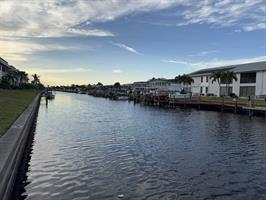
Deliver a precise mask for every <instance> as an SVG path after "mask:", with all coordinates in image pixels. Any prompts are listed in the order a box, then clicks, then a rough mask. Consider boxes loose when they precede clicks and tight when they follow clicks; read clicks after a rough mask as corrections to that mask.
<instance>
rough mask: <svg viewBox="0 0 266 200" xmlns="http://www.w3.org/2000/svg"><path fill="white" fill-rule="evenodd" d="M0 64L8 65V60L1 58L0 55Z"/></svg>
mask: <svg viewBox="0 0 266 200" xmlns="http://www.w3.org/2000/svg"><path fill="white" fill-rule="evenodd" d="M0 64H3V65H5V66H8V62H7V61H5V60H4V59H3V58H1V57H0Z"/></svg>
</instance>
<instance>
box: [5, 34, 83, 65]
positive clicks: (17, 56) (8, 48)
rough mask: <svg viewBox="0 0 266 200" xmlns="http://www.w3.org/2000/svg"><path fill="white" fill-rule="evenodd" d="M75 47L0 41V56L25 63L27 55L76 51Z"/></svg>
mask: <svg viewBox="0 0 266 200" xmlns="http://www.w3.org/2000/svg"><path fill="white" fill-rule="evenodd" d="M78 48H79V47H77V46H69V45H60V44H40V43H32V42H30V41H13V40H1V39H0V52H1V56H2V57H4V58H5V59H7V60H8V61H26V60H28V58H29V55H31V54H33V53H36V52H41V51H66V50H75V49H78Z"/></svg>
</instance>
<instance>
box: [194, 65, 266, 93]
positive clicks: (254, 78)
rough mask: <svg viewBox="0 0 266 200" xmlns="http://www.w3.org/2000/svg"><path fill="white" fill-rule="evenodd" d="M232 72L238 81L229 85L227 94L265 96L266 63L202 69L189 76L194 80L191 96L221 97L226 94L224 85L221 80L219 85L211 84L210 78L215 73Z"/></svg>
mask: <svg viewBox="0 0 266 200" xmlns="http://www.w3.org/2000/svg"><path fill="white" fill-rule="evenodd" d="M227 70H229V71H233V72H235V73H236V75H237V78H238V80H237V81H233V82H232V84H230V85H229V93H234V94H236V95H237V96H241V97H248V96H258V97H259V96H265V95H266V61H261V62H255V63H246V64H239V65H231V66H225V67H217V68H208V69H202V70H199V71H196V72H193V73H191V74H190V76H191V77H192V78H193V79H194V83H193V84H192V93H193V95H200V94H201V95H216V96H219V95H223V94H225V93H226V85H225V84H224V82H223V80H221V91H220V88H219V84H218V83H217V82H213V83H212V80H211V79H210V76H211V74H212V73H213V72H216V71H227Z"/></svg>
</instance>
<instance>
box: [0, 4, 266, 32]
mask: <svg viewBox="0 0 266 200" xmlns="http://www.w3.org/2000/svg"><path fill="white" fill-rule="evenodd" d="M170 7H171V8H174V7H176V8H178V7H180V8H181V9H182V10H181V12H180V10H179V11H178V15H179V17H176V21H177V25H178V26H183V25H189V24H211V25H217V26H222V27H224V26H239V27H240V28H241V29H242V30H244V31H253V30H258V29H265V28H266V20H265V12H266V5H265V1H264V0H240V1H235V0H222V1H208V0H205V1H198V2H197V3H195V1H194V0H187V1H184V0H142V1H141V0H128V1H123V0H116V1H110V0H102V1H98V0H97V1H84V0H75V1H63V0H60V1H58V0H49V1H43V0H34V1H29V0H21V1H20V2H19V3H18V1H17V0H1V1H0V27H1V29H0V36H2V37H3V36H5V37H62V36H64V37H70V36H97V37H110V36H114V35H115V34H114V33H112V32H110V31H109V30H105V29H101V28H97V25H96V24H97V23H102V22H107V21H112V20H115V19H117V18H119V17H122V16H126V15H129V14H132V13H134V14H135V13H141V12H151V11H152V12H153V11H156V10H162V9H167V8H170ZM180 17H181V18H180Z"/></svg>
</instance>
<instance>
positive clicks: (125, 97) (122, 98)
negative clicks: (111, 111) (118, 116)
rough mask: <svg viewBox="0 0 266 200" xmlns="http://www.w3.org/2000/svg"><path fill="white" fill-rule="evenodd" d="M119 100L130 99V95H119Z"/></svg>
mask: <svg viewBox="0 0 266 200" xmlns="http://www.w3.org/2000/svg"><path fill="white" fill-rule="evenodd" d="M117 100H128V96H118V97H117Z"/></svg>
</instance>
